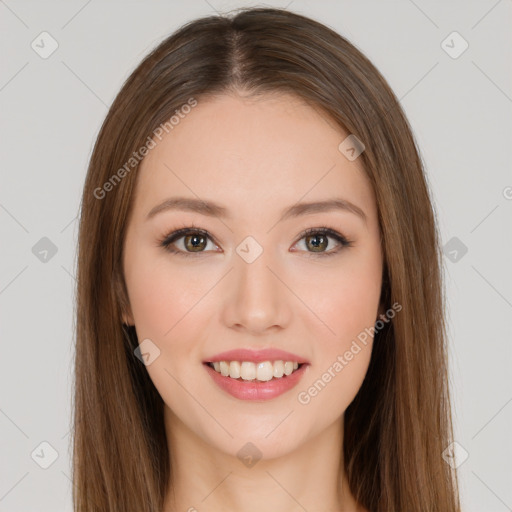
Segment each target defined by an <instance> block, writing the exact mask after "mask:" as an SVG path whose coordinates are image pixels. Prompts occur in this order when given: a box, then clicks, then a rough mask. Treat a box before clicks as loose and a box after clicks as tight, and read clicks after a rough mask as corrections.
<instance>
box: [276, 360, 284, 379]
mask: <svg viewBox="0 0 512 512" xmlns="http://www.w3.org/2000/svg"><path fill="white" fill-rule="evenodd" d="M283 375H284V363H283V361H274V377H276V378H279V377H282V376H283Z"/></svg>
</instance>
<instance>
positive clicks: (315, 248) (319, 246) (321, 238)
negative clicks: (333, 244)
mask: <svg viewBox="0 0 512 512" xmlns="http://www.w3.org/2000/svg"><path fill="white" fill-rule="evenodd" d="M305 238H306V246H308V247H309V248H311V249H312V252H322V251H324V250H325V249H326V248H327V246H328V245H329V240H328V237H327V236H326V235H324V234H322V233H318V234H315V235H309V236H307V237H305Z"/></svg>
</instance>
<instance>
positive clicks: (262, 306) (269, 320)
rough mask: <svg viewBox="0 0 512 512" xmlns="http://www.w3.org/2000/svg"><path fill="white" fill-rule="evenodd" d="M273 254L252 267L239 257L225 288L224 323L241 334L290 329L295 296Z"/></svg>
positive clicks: (235, 259)
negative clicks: (289, 288) (287, 285)
mask: <svg viewBox="0 0 512 512" xmlns="http://www.w3.org/2000/svg"><path fill="white" fill-rule="evenodd" d="M270 252H271V251H265V250H264V251H263V252H262V254H261V255H260V256H259V257H258V258H257V259H256V260H255V261H252V262H251V263H248V262H247V261H245V260H244V259H243V258H242V257H239V255H238V254H235V258H234V268H233V270H232V271H231V272H230V273H229V276H228V279H227V282H226V284H225V287H224V290H223V291H224V292H225V293H224V297H225V299H224V301H225V302H224V304H223V305H224V308H223V313H222V315H223V321H224V323H225V325H227V326H228V327H230V328H232V329H235V330H238V331H240V332H246V333H251V334H255V335H261V334H266V333H270V332H272V331H279V330H281V329H284V328H286V327H287V325H289V322H290V319H291V313H292V310H291V307H292V304H291V302H292V300H293V294H292V293H291V292H290V291H289V290H288V288H287V287H286V285H285V284H283V281H284V282H286V279H284V276H283V275H282V274H283V272H282V270H280V268H279V266H278V265H277V262H276V260H275V259H273V258H271V257H270Z"/></svg>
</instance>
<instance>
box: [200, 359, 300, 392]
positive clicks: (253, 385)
mask: <svg viewBox="0 0 512 512" xmlns="http://www.w3.org/2000/svg"><path fill="white" fill-rule="evenodd" d="M203 364H204V366H205V368H206V371H207V372H208V373H209V374H210V375H211V377H212V379H213V381H214V382H215V383H216V384H217V385H218V386H219V387H220V388H221V389H223V390H224V391H226V392H227V393H229V394H230V395H231V396H234V397H235V398H238V399H239V400H272V399H273V398H276V397H278V396H279V395H282V394H283V393H286V391H289V390H290V389H292V388H293V387H295V386H296V385H297V384H298V382H299V380H300V379H301V378H302V376H303V375H304V373H305V371H306V368H307V366H309V365H307V364H303V365H302V366H301V367H300V368H298V369H297V370H295V371H294V372H293V373H291V374H290V375H286V376H283V377H281V378H280V379H272V380H268V381H266V382H260V381H258V380H236V379H232V378H231V377H224V376H223V375H221V374H220V373H219V372H217V371H215V370H214V369H213V368H212V367H211V366H209V365H208V364H206V363H203Z"/></svg>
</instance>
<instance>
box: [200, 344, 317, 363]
mask: <svg viewBox="0 0 512 512" xmlns="http://www.w3.org/2000/svg"><path fill="white" fill-rule="evenodd" d="M279 360H281V361H285V362H286V361H293V362H295V361H296V362H297V363H299V364H302V363H307V364H309V361H308V360H307V359H304V358H303V357H300V356H298V355H297V354H292V353H291V352H285V351H284V350H279V349H277V348H266V349H262V350H250V349H246V348H238V349H235V350H228V351H227V352H221V353H220V354H216V355H214V356H212V357H211V358H210V359H205V360H204V361H203V363H217V362H219V363H220V362H221V361H240V362H242V361H252V362H253V363H261V362H263V361H279Z"/></svg>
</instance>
